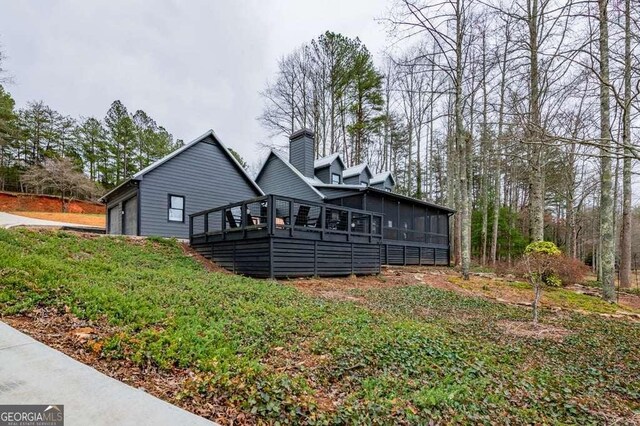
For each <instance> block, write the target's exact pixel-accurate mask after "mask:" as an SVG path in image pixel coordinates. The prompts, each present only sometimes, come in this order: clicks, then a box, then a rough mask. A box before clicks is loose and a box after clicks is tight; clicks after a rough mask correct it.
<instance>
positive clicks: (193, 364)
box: [0, 229, 640, 424]
mask: <svg viewBox="0 0 640 426" xmlns="http://www.w3.org/2000/svg"><path fill="white" fill-rule="evenodd" d="M0 258H2V259H3V264H2V266H1V267H0V312H1V313H2V314H3V315H11V314H16V313H20V312H28V311H30V310H33V309H35V308H37V307H39V306H53V307H59V308H60V309H63V308H64V307H65V306H66V307H70V309H71V310H72V311H73V313H74V314H75V315H77V316H78V317H80V318H90V319H95V320H97V321H105V322H108V323H109V324H110V325H112V326H113V327H114V328H115V329H116V330H117V332H115V333H113V335H111V336H110V337H109V338H108V339H107V341H106V342H104V346H103V349H102V351H103V353H102V355H103V356H105V357H121V358H127V359H130V360H133V361H134V362H136V363H138V364H141V365H149V366H154V367H158V368H160V369H166V370H170V369H172V368H176V367H179V368H188V369H190V370H191V371H193V372H194V374H195V379H194V380H193V381H191V382H190V384H189V386H185V388H184V389H183V390H182V391H183V395H184V397H185V398H188V397H189V396H190V395H194V394H198V395H199V396H205V397H207V398H212V399H215V400H216V401H217V402H218V403H219V402H220V401H223V402H224V404H227V405H229V406H233V407H235V408H237V409H240V410H242V411H244V412H245V413H247V416H249V418H251V419H253V420H254V421H264V422H269V423H273V422H280V423H295V424H300V423H306V424H327V423H328V424H332V423H365V424H366V423H375V424H393V423H411V424H415V423H425V419H432V420H433V421H434V422H436V423H439V422H440V423H442V422H443V423H487V424H488V423H493V422H510V423H518V424H522V423H580V424H588V423H602V422H604V421H606V419H608V418H609V417H607V416H610V415H611V414H614V415H616V416H622V417H626V418H630V417H631V416H632V415H633V411H634V410H638V409H639V408H640V369H639V361H640V355H639V351H637V348H636V346H637V342H638V341H639V339H640V331H639V329H638V327H637V325H634V324H630V323H626V322H622V321H613V320H604V319H600V318H592V317H587V316H582V315H577V314H576V315H567V316H565V317H563V318H559V317H552V316H551V314H550V313H548V315H544V316H543V321H545V320H546V321H554V323H555V324H557V325H559V326H562V327H564V328H567V329H568V330H570V331H571V332H572V334H571V335H569V336H568V337H567V338H565V339H564V341H561V342H557V341H547V340H540V339H527V338H514V337H513V336H509V335H506V334H504V333H502V332H501V331H500V328H499V327H498V325H497V323H498V322H499V321H501V320H512V321H513V320H515V321H518V320H522V321H526V320H528V319H529V315H530V312H529V311H528V310H526V309H523V308H520V307H513V306H507V305H503V304H498V303H492V302H490V301H487V300H484V299H481V298H471V297H465V296H462V295H459V294H457V293H454V292H448V291H443V290H437V289H433V288H429V287H426V286H406V287H395V288H386V289H370V290H354V291H353V292H352V293H353V294H354V295H355V296H357V297H358V298H359V299H358V300H363V303H361V304H360V303H359V304H355V303H353V302H345V301H332V300H325V299H320V298H314V297H311V296H305V295H303V294H302V293H300V292H299V291H298V290H296V289H295V288H292V287H289V286H286V285H282V284H279V283H276V282H273V281H267V280H254V279H249V278H244V277H239V276H233V275H228V274H218V273H211V272H207V271H206V270H205V269H204V268H203V267H202V266H201V265H200V264H198V263H197V262H196V261H195V260H193V259H192V258H190V257H187V256H185V255H184V254H183V253H182V250H181V248H180V247H179V245H178V243H176V242H175V241H172V240H162V239H148V240H143V241H128V240H126V239H124V238H111V237H94V238H81V237H78V236H76V235H74V234H71V233H65V232H52V231H29V230H23V229H16V230H9V231H7V230H0ZM571 303H574V301H572V302H571ZM580 303H582V302H580ZM604 354H606V356H605V355H604Z"/></svg>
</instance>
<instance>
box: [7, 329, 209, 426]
mask: <svg viewBox="0 0 640 426" xmlns="http://www.w3.org/2000/svg"><path fill="white" fill-rule="evenodd" d="M0 404H44V405H64V424H65V425H66V426H76V425H77V426H84V425H94V426H103V425H104V426H107V425H109V426H111V425H132V426H133V425H167V426H169V425H171V426H173V425H193V426H214V425H217V423H213V422H211V421H209V420H207V419H204V418H202V417H199V416H196V415H195V414H192V413H190V412H188V411H185V410H183V409H181V408H178V407H176V406H175V405H171V404H169V403H168V402H165V401H162V400H161V399H158V398H156V397H154V396H152V395H149V394H148V393H146V392H144V391H141V390H139V389H136V388H133V387H131V386H128V385H125V384H124V383H122V382H119V381H117V380H114V379H112V378H110V377H108V376H105V375H104V374H102V373H100V372H99V371H97V370H94V369H93V368H91V367H89V366H87V365H84V364H82V363H80V362H78V361H76V360H74V359H72V358H70V357H68V356H67V355H65V354H63V353H62V352H58V351H56V350H55V349H52V348H50V347H48V346H46V345H44V344H42V343H40V342H38V341H36V340H34V339H32V338H31V337H29V336H27V335H26V334H23V333H21V332H19V331H17V330H15V329H14V328H12V327H10V326H8V325H7V324H5V323H3V322H0Z"/></svg>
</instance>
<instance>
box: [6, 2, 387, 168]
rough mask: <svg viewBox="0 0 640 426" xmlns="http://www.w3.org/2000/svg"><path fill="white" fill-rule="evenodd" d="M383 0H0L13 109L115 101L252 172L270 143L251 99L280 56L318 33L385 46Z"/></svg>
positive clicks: (87, 112)
mask: <svg viewBox="0 0 640 426" xmlns="http://www.w3.org/2000/svg"><path fill="white" fill-rule="evenodd" d="M388 6H389V3H388V1H386V0H348V1H347V0H342V1H341V0H321V1H314V2H311V1H300V0H298V1H295V0H293V1H232V0H229V1H226V2H223V1H213V0H210V1H205V0H200V1H193V0H191V1H188V2H187V1H178V0H174V1H169V0H162V1H160V0H153V1H151V0H148V1H115V0H108V1H96V0H91V1H87V0H77V1H72V0H69V1H66V0H65V1H55V0H41V1H16V0H0V10H1V11H2V12H1V13H0V43H1V44H2V49H3V51H4V53H5V54H6V55H7V57H8V58H7V61H6V69H7V70H8V72H9V74H10V75H11V76H12V77H13V80H14V81H13V83H12V84H10V85H9V86H8V87H7V88H8V90H9V91H10V92H11V94H12V95H13V97H14V99H15V100H16V103H17V106H18V107H19V108H21V107H23V106H25V104H26V103H27V102H28V101H30V100H42V101H44V102H45V103H46V104H48V105H49V106H51V107H52V108H54V109H56V110H57V111H59V112H60V113H63V114H67V115H71V116H74V117H79V116H95V117H99V118H103V117H104V115H105V113H106V112H107V109H108V108H109V105H110V104H111V102H112V101H114V100H115V99H120V100H121V101H122V102H123V103H124V104H125V106H126V107H127V108H128V109H129V111H130V112H134V111H135V110H137V109H142V110H144V111H146V112H147V113H148V114H149V115H150V116H151V117H153V118H154V119H155V120H156V121H157V122H158V123H159V124H160V125H163V126H165V127H166V128H167V130H168V131H169V132H171V133H172V134H173V135H174V137H175V138H181V139H184V140H185V142H186V141H189V140H191V139H193V138H195V137H197V136H198V135H200V134H202V133H204V132H205V131H206V130H208V129H210V128H212V129H214V131H215V132H216V134H217V135H218V136H219V137H220V138H221V139H222V140H223V142H225V144H226V145H227V146H230V147H232V148H234V149H236V150H237V151H239V152H240V153H241V155H242V156H243V157H245V159H247V160H248V161H249V162H250V163H255V162H256V161H258V160H260V159H262V157H264V156H265V155H266V154H265V153H264V152H259V149H258V142H260V141H265V140H266V139H267V137H268V134H267V132H265V131H264V130H263V129H262V127H261V126H260V124H259V123H258V121H257V120H256V117H257V116H258V115H259V114H260V112H261V110H262V99H261V98H260V96H259V94H258V92H259V91H260V90H262V89H263V88H264V87H265V83H266V81H267V80H268V79H272V78H273V76H274V75H275V72H276V64H277V60H278V58H280V57H281V56H283V55H285V54H287V53H288V52H290V51H292V50H293V49H294V48H296V47H298V46H299V45H301V44H302V43H304V42H307V41H310V40H311V39H313V38H315V37H317V36H318V35H320V34H321V33H323V32H324V31H326V30H331V31H335V32H340V33H343V34H345V35H347V36H350V37H356V36H357V37H360V39H361V40H362V41H363V42H364V43H365V45H366V46H367V47H368V48H369V50H370V51H371V52H373V53H374V55H377V56H379V55H378V54H379V53H380V52H381V51H382V50H383V49H384V46H385V34H386V33H385V28H384V26H383V25H382V24H380V23H379V22H376V18H380V17H382V16H383V15H384V14H385V11H386V9H387V8H388Z"/></svg>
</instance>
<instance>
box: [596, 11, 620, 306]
mask: <svg viewBox="0 0 640 426" xmlns="http://www.w3.org/2000/svg"><path fill="white" fill-rule="evenodd" d="M607 4H608V0H598V8H599V29H600V37H599V44H600V80H601V83H600V139H601V141H600V143H601V144H602V147H601V149H600V167H601V171H600V236H601V249H600V259H601V260H600V270H601V280H602V293H603V297H604V298H605V300H608V301H610V302H613V301H615V297H616V291H615V283H614V273H615V248H614V236H613V213H614V209H613V196H612V191H613V188H612V176H611V157H610V155H611V154H610V152H609V148H610V147H611V128H610V99H609V84H610V83H609V25H608V13H607Z"/></svg>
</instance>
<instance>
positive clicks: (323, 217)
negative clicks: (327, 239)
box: [320, 206, 327, 240]
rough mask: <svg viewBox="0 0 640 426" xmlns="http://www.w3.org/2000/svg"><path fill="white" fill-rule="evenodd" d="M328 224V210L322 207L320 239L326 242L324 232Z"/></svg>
mask: <svg viewBox="0 0 640 426" xmlns="http://www.w3.org/2000/svg"><path fill="white" fill-rule="evenodd" d="M326 223H327V208H326V207H325V206H320V239H321V240H324V230H325V228H326Z"/></svg>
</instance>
